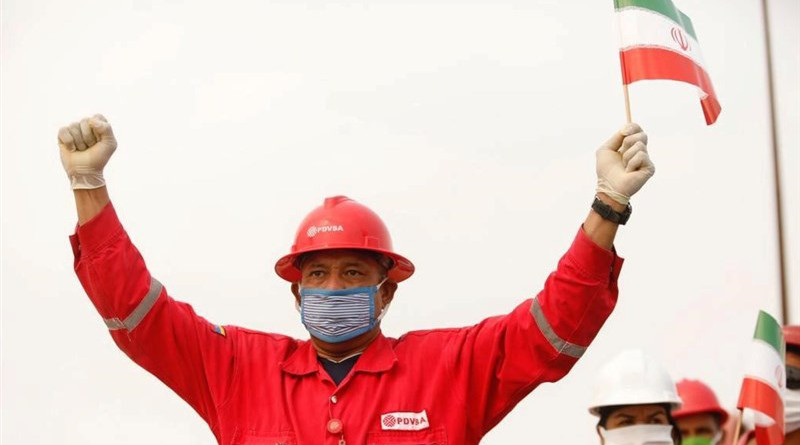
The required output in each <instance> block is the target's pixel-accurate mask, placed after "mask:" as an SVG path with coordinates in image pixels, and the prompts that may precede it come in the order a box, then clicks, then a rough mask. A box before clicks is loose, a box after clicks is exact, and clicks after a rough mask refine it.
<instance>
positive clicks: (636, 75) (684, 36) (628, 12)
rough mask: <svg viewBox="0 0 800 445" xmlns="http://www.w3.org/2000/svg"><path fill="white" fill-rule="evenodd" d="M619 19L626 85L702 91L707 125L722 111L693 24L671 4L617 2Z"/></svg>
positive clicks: (632, 0) (663, 1)
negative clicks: (669, 84) (671, 83)
mask: <svg viewBox="0 0 800 445" xmlns="http://www.w3.org/2000/svg"><path fill="white" fill-rule="evenodd" d="M614 8H615V9H616V11H617V18H618V19H619V29H620V36H621V40H622V42H621V46H620V51H619V58H620V63H621V64H622V83H623V84H625V85H628V84H630V83H633V82H636V81H638V80H651V79H668V80H678V81H681V82H686V83H690V84H692V85H694V86H696V87H697V88H698V89H699V91H698V92H699V94H700V105H701V106H702V107H703V114H705V117H706V124H708V125H711V124H713V123H714V122H715V121H716V120H717V116H719V113H720V111H721V110H722V108H721V107H720V105H719V101H717V96H716V94H715V93H714V87H713V86H711V79H709V77H708V72H707V71H706V67H705V64H704V63H703V57H702V56H701V55H700V45H699V44H698V43H697V34H696V33H695V32H694V26H692V21H691V20H690V19H689V17H688V16H686V14H684V13H682V12H681V11H680V10H678V8H676V7H675V5H674V4H673V3H672V1H670V0H614Z"/></svg>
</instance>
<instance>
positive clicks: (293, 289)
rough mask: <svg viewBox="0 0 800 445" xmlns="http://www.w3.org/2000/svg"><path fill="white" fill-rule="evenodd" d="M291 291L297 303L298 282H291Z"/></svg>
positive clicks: (298, 293) (298, 298) (298, 294)
mask: <svg viewBox="0 0 800 445" xmlns="http://www.w3.org/2000/svg"><path fill="white" fill-rule="evenodd" d="M292 293H293V294H294V299H295V301H297V304H300V285H299V284H298V283H292Z"/></svg>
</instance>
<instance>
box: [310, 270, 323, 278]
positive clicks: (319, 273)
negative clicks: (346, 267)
mask: <svg viewBox="0 0 800 445" xmlns="http://www.w3.org/2000/svg"><path fill="white" fill-rule="evenodd" d="M323 274H324V272H323V271H321V270H312V271H311V272H309V273H308V276H309V277H314V278H319V277H321V276H322V275H323Z"/></svg>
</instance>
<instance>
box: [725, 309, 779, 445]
mask: <svg viewBox="0 0 800 445" xmlns="http://www.w3.org/2000/svg"><path fill="white" fill-rule="evenodd" d="M785 357H786V344H785V343H784V341H783V333H782V332H781V326H780V325H779V324H778V322H777V321H775V319H774V318H772V316H771V315H769V314H767V313H766V312H764V311H759V313H758V321H757V322H756V332H755V334H754V335H753V343H752V344H751V345H750V355H749V357H748V361H747V364H746V368H745V376H744V381H743V382H742V390H741V392H740V393H739V403H738V404H737V405H736V406H737V408H739V409H745V410H752V411H753V413H754V419H755V423H756V442H757V443H758V445H779V444H782V443H783V432H784V428H783V390H784V388H785V387H786V373H785V371H786V364H785V360H786V358H785Z"/></svg>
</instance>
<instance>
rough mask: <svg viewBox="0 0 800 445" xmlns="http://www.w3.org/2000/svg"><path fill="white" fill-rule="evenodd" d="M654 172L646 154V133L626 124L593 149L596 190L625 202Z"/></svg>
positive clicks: (615, 199)
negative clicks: (596, 148) (595, 165)
mask: <svg viewBox="0 0 800 445" xmlns="http://www.w3.org/2000/svg"><path fill="white" fill-rule="evenodd" d="M655 172H656V167H655V166H654V165H653V161H651V160H650V155H649V154H648V153H647V135H646V134H645V133H644V131H642V129H641V127H639V126H638V125H636V124H633V123H630V124H627V125H625V126H624V127H622V129H621V130H620V131H618V132H617V133H616V134H614V136H612V137H611V139H609V140H608V141H606V143H605V144H603V145H602V146H601V147H600V148H599V149H598V150H597V191H598V192H602V193H605V194H606V195H608V196H609V197H610V198H611V199H613V200H614V201H617V202H618V203H620V204H622V205H627V204H628V201H629V200H630V198H631V196H633V194H634V193H636V192H637V191H639V189H640V188H642V186H643V185H644V183H645V182H647V180H648V179H650V177H651V176H653V174H655Z"/></svg>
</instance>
